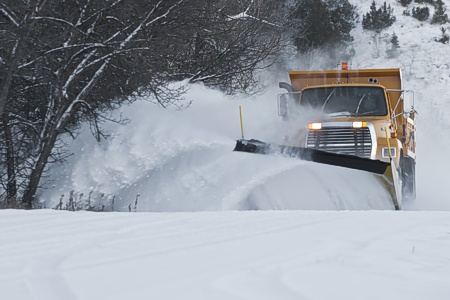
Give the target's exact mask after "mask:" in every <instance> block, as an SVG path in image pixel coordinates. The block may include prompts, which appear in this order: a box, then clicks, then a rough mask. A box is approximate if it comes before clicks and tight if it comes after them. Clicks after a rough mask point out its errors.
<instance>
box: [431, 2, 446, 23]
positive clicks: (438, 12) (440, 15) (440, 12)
mask: <svg viewBox="0 0 450 300" xmlns="http://www.w3.org/2000/svg"><path fill="white" fill-rule="evenodd" d="M445 11H446V9H445V7H444V2H442V0H437V1H436V9H435V11H434V14H433V18H432V19H431V24H441V25H442V24H445V23H447V22H448V16H447V14H446V13H445Z"/></svg>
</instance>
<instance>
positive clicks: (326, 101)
mask: <svg viewBox="0 0 450 300" xmlns="http://www.w3.org/2000/svg"><path fill="white" fill-rule="evenodd" d="M335 91H336V89H333V90H332V91H331V93H330V94H329V95H328V97H327V99H325V102H324V103H323V105H322V109H321V111H320V112H322V113H323V109H324V108H325V105H327V103H328V100H330V98H331V96H332V95H333V94H334V92H335Z"/></svg>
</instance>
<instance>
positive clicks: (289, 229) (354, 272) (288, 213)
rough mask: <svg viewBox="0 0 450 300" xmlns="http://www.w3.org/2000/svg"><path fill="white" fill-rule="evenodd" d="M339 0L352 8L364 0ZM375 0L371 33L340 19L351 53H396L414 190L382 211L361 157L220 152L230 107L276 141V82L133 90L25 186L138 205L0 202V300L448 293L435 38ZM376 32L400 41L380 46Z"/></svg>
mask: <svg viewBox="0 0 450 300" xmlns="http://www.w3.org/2000/svg"><path fill="white" fill-rule="evenodd" d="M352 2H353V3H355V4H358V5H359V6H360V7H361V9H360V15H362V13H365V12H367V11H368V7H369V5H370V2H371V1H362V0H355V1H352ZM387 2H388V3H391V5H392V7H393V8H394V12H395V14H396V16H397V22H396V23H395V24H394V26H393V27H392V28H389V29H388V30H386V31H385V32H383V34H382V35H381V37H380V38H378V40H377V42H376V43H375V40H374V39H373V38H371V37H370V36H368V35H367V34H364V33H363V31H362V30H361V28H357V29H355V31H354V34H353V35H354V37H355V44H354V49H355V51H356V56H355V58H354V60H353V67H355V68H356V67H362V68H370V67H401V68H402V70H403V73H404V75H405V88H407V89H413V90H414V91H415V95H416V106H417V110H418V111H419V116H418V153H417V154H418V159H417V184H418V186H417V192H418V197H417V201H416V202H414V203H405V205H404V211H401V212H395V211H392V204H391V203H390V202H389V199H388V197H387V195H386V193H384V192H383V191H382V190H381V189H380V188H379V186H378V185H377V183H376V182H374V181H373V180H371V178H370V175H369V174H367V173H364V172H357V171H352V170H346V169H341V168H335V167H330V166H322V165H315V164H312V163H308V162H302V161H298V160H292V159H288V158H283V157H270V156H259V155H252V154H248V153H235V152H232V149H233V147H234V144H235V140H236V139H239V138H240V128H239V113H238V108H239V106H242V107H243V109H244V124H245V136H246V138H257V139H261V140H266V141H278V140H279V138H280V135H281V134H282V133H283V124H282V122H280V120H279V118H278V116H277V114H276V100H275V99H276V94H277V93H279V92H281V90H279V89H278V88H273V89H269V90H268V91H267V92H266V93H265V94H264V95H261V96H260V97H258V98H256V99H246V98H243V97H236V98H234V99H229V98H228V97H225V96H224V95H222V94H221V93H219V92H217V91H213V90H209V89H206V88H204V87H202V86H200V85H196V86H191V87H190V91H189V93H188V94H187V100H193V104H192V107H191V108H190V109H188V110H184V111H171V110H164V109H161V108H158V107H156V106H155V105H153V104H151V103H148V102H145V101H142V102H137V103H134V104H133V105H131V106H129V107H124V108H123V109H122V111H121V112H122V113H123V114H124V115H125V116H126V117H128V118H129V119H130V120H131V122H130V123H129V124H127V125H125V126H119V125H117V124H110V125H108V127H107V130H108V131H109V132H110V133H111V139H110V140H108V141H104V142H102V143H101V144H97V143H96V142H95V140H94V139H93V138H92V136H91V135H90V133H89V130H86V131H85V132H82V133H81V134H80V137H79V139H77V140H76V141H74V142H73V141H69V146H70V149H71V150H72V151H73V152H74V156H73V157H72V158H71V159H70V161H69V163H68V164H67V165H65V166H62V167H54V169H52V173H51V174H52V176H51V177H50V181H49V182H48V183H47V186H46V189H42V190H41V191H40V192H41V196H42V199H43V200H45V205H46V206H47V207H54V206H56V204H57V203H58V202H59V199H60V198H61V195H62V194H64V198H63V200H64V201H67V199H68V194H69V192H70V191H72V190H73V191H75V193H74V196H75V198H76V200H77V201H80V202H84V203H85V202H86V201H87V199H89V196H88V195H89V193H90V192H92V194H91V199H90V201H91V203H95V205H96V206H97V207H100V206H101V205H102V204H105V205H106V207H105V210H111V209H112V208H113V207H112V199H114V201H115V202H114V203H115V206H114V210H119V211H128V210H129V209H130V210H132V211H137V212H138V213H131V214H129V213H119V212H113V213H89V212H77V213H69V212H63V211H54V210H39V211H14V210H3V211H0V266H1V267H0V299H2V300H3V299H7V300H9V299H14V300H28V299H33V300H34V299H35V300H53V299H54V300H59V299H68V300H71V299H77V300H88V299H95V300H97V299H108V300H114V299H260V300H265V299H358V300H359V299H408V300H416V299H417V300H418V299H425V298H427V299H449V295H450V254H449V253H450V199H449V196H448V188H447V187H448V170H449V169H450V161H449V160H448V159H447V157H448V153H449V151H450V139H449V130H450V113H449V111H450V109H449V108H450V107H449V105H450V104H449V103H450V96H449V95H448V90H449V87H450V60H449V59H450V58H449V53H450V46H449V45H448V44H447V45H443V44H440V43H437V42H435V41H434V40H433V39H434V38H435V37H438V36H439V34H440V30H439V27H440V26H438V25H430V24H429V23H427V22H419V21H417V20H415V19H413V18H411V17H407V16H403V15H402V11H403V10H404V8H403V7H401V6H400V5H399V4H398V2H396V1H394V0H389V1H387ZM444 2H445V3H446V5H447V8H448V9H449V8H450V1H449V0H446V1H444ZM379 4H381V3H379ZM414 5H416V4H414ZM416 6H417V5H416ZM411 8H412V7H410V8H409V9H411ZM392 32H395V33H396V35H397V36H398V37H399V41H400V47H401V48H400V51H401V52H400V53H399V56H398V57H396V58H390V59H387V58H386V53H385V48H386V46H387V45H388V43H387V42H386V41H388V40H389V37H390V35H391V34H392ZM299 65H300V64H299ZM293 66H294V67H295V61H294V62H293ZM268 80H272V81H273V84H274V86H275V85H276V84H277V82H278V81H286V80H287V79H286V78H276V79H268ZM355 172H357V173H355ZM102 195H103V196H102ZM136 198H138V202H137V205H135V204H134V203H135V199H136ZM249 210H250V211H249Z"/></svg>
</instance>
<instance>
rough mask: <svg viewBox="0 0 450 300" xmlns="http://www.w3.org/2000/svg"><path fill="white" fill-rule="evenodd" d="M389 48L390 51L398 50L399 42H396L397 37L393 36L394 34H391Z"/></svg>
mask: <svg viewBox="0 0 450 300" xmlns="http://www.w3.org/2000/svg"><path fill="white" fill-rule="evenodd" d="M390 42H391V48H392V49H395V50H397V49H398V48H400V44H399V42H398V37H397V35H396V34H395V32H394V33H393V34H392V37H391V41H390Z"/></svg>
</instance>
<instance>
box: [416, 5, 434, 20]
mask: <svg viewBox="0 0 450 300" xmlns="http://www.w3.org/2000/svg"><path fill="white" fill-rule="evenodd" d="M412 16H413V17H414V18H416V19H417V20H419V21H425V20H426V19H428V17H429V16H430V9H429V8H428V7H414V8H413V9H412Z"/></svg>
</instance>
